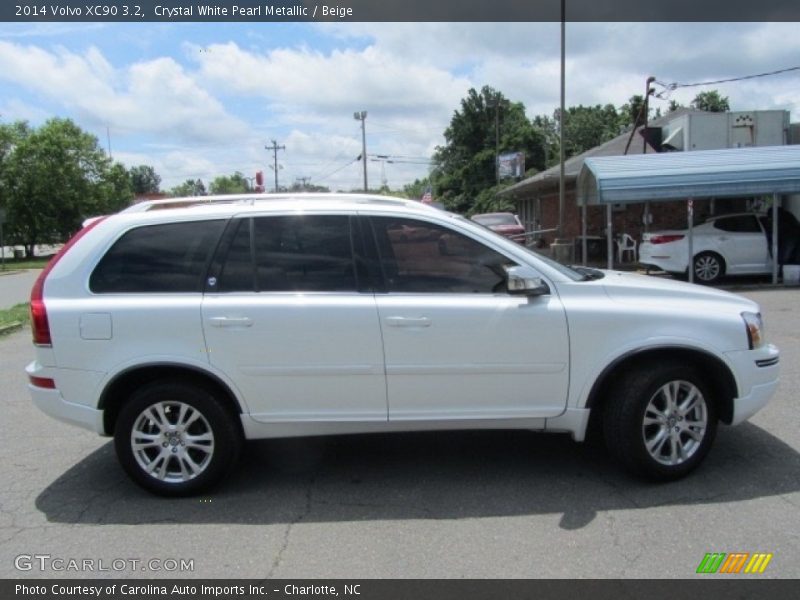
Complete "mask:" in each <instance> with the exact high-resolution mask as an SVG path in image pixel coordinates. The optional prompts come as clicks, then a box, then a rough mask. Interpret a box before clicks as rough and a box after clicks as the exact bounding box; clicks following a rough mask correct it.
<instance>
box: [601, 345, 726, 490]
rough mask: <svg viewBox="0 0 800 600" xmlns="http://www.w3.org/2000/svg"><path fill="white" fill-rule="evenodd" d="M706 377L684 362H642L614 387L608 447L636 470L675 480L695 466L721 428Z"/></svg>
mask: <svg viewBox="0 0 800 600" xmlns="http://www.w3.org/2000/svg"><path fill="white" fill-rule="evenodd" d="M711 389H712V388H711V387H710V386H709V385H708V382H707V380H706V378H705V377H704V376H703V375H702V373H701V372H700V371H698V370H697V369H696V368H695V367H693V366H690V365H688V364H686V363H683V362H680V361H662V360H659V361H657V362H655V361H654V362H646V363H641V364H640V365H638V366H637V367H633V368H631V369H630V370H629V371H627V372H625V373H624V374H621V376H620V377H619V378H618V379H617V380H616V382H615V384H614V385H613V386H612V387H611V389H610V390H609V396H608V397H607V399H606V403H605V406H604V412H603V434H604V437H605V441H606V445H607V446H608V449H609V452H610V453H611V454H612V455H613V456H614V457H615V458H616V459H617V460H618V461H619V462H620V463H622V465H623V466H624V467H625V468H627V469H628V470H629V471H631V472H632V473H634V474H636V475H639V476H642V477H645V478H647V479H652V480H659V481H670V480H674V479H678V478H680V477H683V476H684V475H686V474H688V473H689V472H690V471H692V470H693V469H695V468H696V467H697V466H698V465H699V464H700V463H701V462H702V461H703V459H704V458H705V456H706V454H708V451H709V450H710V448H711V444H712V442H713V441H714V436H715V435H716V431H717V410H716V404H715V398H714V397H712V395H711Z"/></svg>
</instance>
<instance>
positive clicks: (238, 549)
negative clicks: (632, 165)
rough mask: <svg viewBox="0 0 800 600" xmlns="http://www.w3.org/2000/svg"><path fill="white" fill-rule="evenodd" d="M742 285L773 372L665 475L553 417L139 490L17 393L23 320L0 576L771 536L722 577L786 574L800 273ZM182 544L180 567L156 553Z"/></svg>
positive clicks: (796, 454) (537, 573)
mask: <svg viewBox="0 0 800 600" xmlns="http://www.w3.org/2000/svg"><path fill="white" fill-rule="evenodd" d="M744 295H746V296H748V297H750V298H752V299H754V300H756V301H758V302H759V303H761V306H762V310H763V313H764V316H765V319H766V323H767V328H768V337H769V339H770V341H773V342H774V343H776V344H778V345H779V346H780V348H781V350H782V360H781V362H782V369H783V370H782V381H781V385H780V388H779V391H778V393H777V395H776V396H775V398H774V399H773V401H772V403H771V404H770V405H769V406H768V407H767V408H766V409H765V410H763V411H762V412H761V413H759V414H758V415H756V416H755V417H754V418H753V419H752V420H751V421H750V422H749V423H746V424H744V425H741V426H739V427H736V428H727V427H723V428H721V430H720V432H719V434H718V437H717V441H716V445H715V447H714V449H713V450H712V452H711V455H710V456H709V457H708V459H707V461H706V463H705V464H704V465H703V467H702V468H701V469H700V470H699V471H697V472H696V473H695V474H694V475H692V476H690V477H689V478H687V479H685V480H682V481H679V482H676V483H672V484H666V485H651V484H645V483H642V482H639V481H636V480H633V479H630V478H629V477H628V476H626V475H625V474H623V473H621V472H620V471H618V470H617V469H616V467H614V466H613V465H612V464H611V463H610V462H609V461H608V459H607V458H606V457H605V456H604V455H603V454H602V453H601V452H599V451H597V450H596V449H594V448H593V447H591V446H587V445H583V444H576V443H573V442H572V441H571V440H570V439H569V438H568V437H567V436H559V435H546V434H529V433H525V432H513V433H507V432H469V433H459V432H451V433H446V434H413V435H405V434H396V435H392V436H384V435H372V436H347V437H338V438H326V439H322V438H314V439H310V440H288V441H269V442H259V443H254V444H250V445H249V447H248V452H247V455H246V456H245V458H244V460H243V461H242V463H241V465H240V467H239V468H238V469H237V471H236V472H235V473H234V474H233V475H232V476H231V478H230V479H229V480H228V481H227V482H226V483H225V484H224V486H223V487H222V488H221V489H219V491H218V492H217V493H215V494H214V495H213V496H209V497H206V498H193V499H180V500H166V499H161V498H156V497H153V496H150V495H148V494H146V493H145V492H143V491H141V490H140V489H139V488H137V487H136V486H135V485H134V484H132V483H130V482H129V480H128V479H127V477H126V476H125V475H124V474H123V472H122V470H121V469H120V467H119V466H118V465H117V462H116V459H115V456H114V451H113V445H112V443H111V442H110V440H108V439H103V438H99V437H97V436H95V435H93V434H91V433H88V432H83V431H81V430H78V429H76V428H73V427H70V426H68V425H63V424H60V423H58V422H56V421H53V420H52V419H50V418H49V417H46V416H45V415H43V414H41V413H40V412H39V411H38V410H37V409H36V408H34V407H33V406H32V404H31V402H30V399H29V396H28V393H27V390H26V389H25V377H24V372H23V368H24V366H25V364H26V363H27V362H28V361H30V360H31V359H32V357H33V348H32V346H31V344H30V335H29V332H27V331H22V332H18V333H15V334H12V335H11V336H8V337H5V338H0V383H1V385H2V390H3V393H2V402H3V418H2V419H0V442H1V443H0V484H1V485H0V577H2V578H16V577H125V576H139V577H164V576H176V575H179V576H181V577H202V578H216V577H248V578H250V577H257V578H264V577H274V578H310V577H316V578H329V577H331V578H332V577H344V578H383V577H421V578H434V577H445V578H462V577H467V578H498V577H500V578H506V577H508V578H518V577H519V578H538V577H564V578H580V577H600V578H604V577H626V578H627V577H631V578H684V577H694V576H695V570H696V569H697V567H698V565H699V563H700V562H701V560H702V559H703V557H704V555H705V554H706V553H708V552H751V553H753V552H765V553H772V554H773V558H772V561H771V562H770V564H769V566H768V568H767V570H766V571H765V572H764V574H763V575H757V576H753V575H739V576H738V577H781V578H790V577H791V578H795V577H800V530H798V527H797V523H798V517H799V516H800V427H799V426H798V424H799V423H800V406H798V393H797V392H798V389H800V290H797V289H795V290H792V289H774V290H759V291H752V290H749V291H746V292H744ZM21 555H23V556H32V555H48V556H50V557H51V558H52V559H57V558H61V559H65V560H69V559H73V558H74V559H78V560H83V559H90V560H94V561H96V562H95V563H94V564H95V566H96V567H97V566H98V562H99V561H103V564H104V565H105V566H106V567H109V566H110V565H113V564H115V565H117V566H120V565H122V564H123V563H121V562H119V561H120V560H123V561H125V563H124V565H125V567H124V568H122V570H119V571H118V570H114V569H112V570H109V571H102V572H97V571H94V572H80V571H60V570H55V569H53V568H46V569H45V570H43V571H42V570H40V569H39V567H38V565H37V564H36V563H35V562H34V564H33V565H32V567H31V569H30V570H26V571H21V570H19V569H18V568H17V566H19V565H20V564H22V566H25V564H27V563H26V561H24V560H23V561H22V563H20V561H19V559H18V558H17V557H19V556H21ZM153 559H155V560H157V561H161V562H159V563H153V564H152V565H149V566H148V567H145V569H146V570H142V565H143V563H147V562H148V561H151V560H153ZM181 559H184V560H185V561H193V570H192V571H187V572H174V571H166V570H164V568H165V567H164V565H169V566H171V565H172V564H173V563H170V562H168V561H170V560H175V561H180V560H181ZM113 561H117V562H116V563H114V562H113ZM131 561H141V562H136V563H134V562H131ZM15 563H16V566H15ZM134 565H135V566H134ZM158 565H161V566H160V567H159V566H158ZM51 566H52V565H51ZM150 567H153V568H152V569H151V568H150ZM159 569H160V570H159ZM704 577H708V576H707V575H706V576H704ZM728 577H732V576H730V575H729V576H728Z"/></svg>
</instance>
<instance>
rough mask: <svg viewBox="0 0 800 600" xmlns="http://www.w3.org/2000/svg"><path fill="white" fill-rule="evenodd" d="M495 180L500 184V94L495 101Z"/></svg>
mask: <svg viewBox="0 0 800 600" xmlns="http://www.w3.org/2000/svg"><path fill="white" fill-rule="evenodd" d="M494 178H495V183H500V94H499V93H498V94H497V97H496V98H495V99H494Z"/></svg>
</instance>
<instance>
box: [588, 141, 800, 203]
mask: <svg viewBox="0 0 800 600" xmlns="http://www.w3.org/2000/svg"><path fill="white" fill-rule="evenodd" d="M576 191H577V200H578V204H579V205H583V204H617V203H635V202H648V201H664V200H686V199H687V198H725V197H735V196H755V195H761V194H794V193H800V145H798V146H762V147H752V148H731V149H725V150H696V151H691V152H665V153H659V154H630V155H627V156H601V157H594V158H587V159H586V161H585V162H584V165H583V168H582V169H581V172H580V174H579V175H578V181H577V190H576Z"/></svg>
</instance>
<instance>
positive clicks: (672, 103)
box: [667, 100, 684, 113]
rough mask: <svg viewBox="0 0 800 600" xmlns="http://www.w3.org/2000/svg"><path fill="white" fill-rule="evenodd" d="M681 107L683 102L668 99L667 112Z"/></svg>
mask: <svg viewBox="0 0 800 600" xmlns="http://www.w3.org/2000/svg"><path fill="white" fill-rule="evenodd" d="M681 108H684V106H683V104H681V103H680V102H678V101H677V100H670V101H669V106H668V107H667V113H671V112H675V111H676V110H678V109H681Z"/></svg>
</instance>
